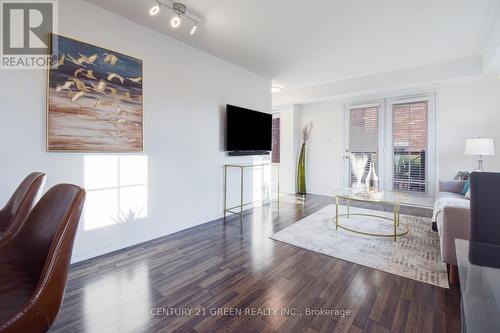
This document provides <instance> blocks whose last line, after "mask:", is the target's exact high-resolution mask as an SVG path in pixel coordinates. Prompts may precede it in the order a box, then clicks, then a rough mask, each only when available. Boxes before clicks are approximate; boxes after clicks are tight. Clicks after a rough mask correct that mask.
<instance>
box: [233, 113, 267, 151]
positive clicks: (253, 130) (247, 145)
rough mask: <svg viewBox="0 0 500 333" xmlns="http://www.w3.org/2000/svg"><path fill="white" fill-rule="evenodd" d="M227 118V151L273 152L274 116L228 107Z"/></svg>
mask: <svg viewBox="0 0 500 333" xmlns="http://www.w3.org/2000/svg"><path fill="white" fill-rule="evenodd" d="M226 117H227V124H226V125H227V129H226V150H227V151H270V150H272V148H271V147H272V121H273V116H272V114H269V113H264V112H258V111H253V110H249V109H245V108H241V107H238V106H234V105H227V108H226Z"/></svg>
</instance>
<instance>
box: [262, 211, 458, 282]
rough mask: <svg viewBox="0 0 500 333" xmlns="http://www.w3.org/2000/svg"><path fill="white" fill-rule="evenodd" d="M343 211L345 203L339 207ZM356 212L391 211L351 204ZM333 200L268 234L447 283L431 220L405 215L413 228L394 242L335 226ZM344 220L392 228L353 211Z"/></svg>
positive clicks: (355, 225) (357, 225)
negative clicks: (363, 207)
mask: <svg viewBox="0 0 500 333" xmlns="http://www.w3.org/2000/svg"><path fill="white" fill-rule="evenodd" d="M341 208H342V209H341V213H344V212H345V207H342V206H341ZM352 213H364V214H375V215H383V214H387V215H386V216H388V217H392V214H391V213H383V212H379V211H373V210H366V209H359V208H351V214H352ZM334 216H335V205H329V206H327V207H325V208H323V209H321V210H319V211H317V212H316V213H314V214H311V215H309V216H307V217H306V218H304V219H302V220H300V221H298V222H296V223H294V224H292V225H291V226H289V227H287V228H285V229H283V230H281V231H279V232H277V233H276V234H274V235H272V236H271V237H270V238H271V239H274V240H277V241H281V242H284V243H288V244H292V245H295V246H298V247H301V248H304V249H308V250H311V251H314V252H318V253H322V254H326V255H328V256H332V257H335V258H339V259H343V260H347V261H350V262H353V263H356V264H360V265H363V266H367V267H371V268H375V269H378V270H381V271H384V272H388V273H392V274H396V275H399V276H403V277H406V278H409V279H413V280H417V281H421V282H425V283H428V284H432V285H435V286H439V287H443V288H449V285H448V280H447V274H446V264H445V263H443V262H441V256H440V250H439V238H438V234H437V232H434V231H432V230H431V222H430V221H431V219H429V218H424V217H415V216H406V215H401V227H402V226H403V225H405V226H408V227H409V229H410V231H409V233H408V234H407V235H405V236H400V237H398V239H397V241H396V242H395V241H394V240H393V238H389V237H374V236H363V235H360V234H355V233H352V232H349V231H346V230H342V229H339V230H338V231H337V230H335V223H334V219H333V218H334ZM340 221H341V224H343V225H345V226H346V227H348V228H351V229H355V230H360V231H361V230H363V231H368V232H373V233H391V230H392V228H393V224H392V222H391V221H386V220H381V219H376V218H373V217H364V216H352V215H351V217H350V218H349V219H347V218H345V217H341V218H340Z"/></svg>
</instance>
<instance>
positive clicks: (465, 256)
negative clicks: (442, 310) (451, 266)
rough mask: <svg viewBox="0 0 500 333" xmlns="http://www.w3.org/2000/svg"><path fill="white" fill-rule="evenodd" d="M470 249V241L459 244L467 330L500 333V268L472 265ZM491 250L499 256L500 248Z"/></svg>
mask: <svg viewBox="0 0 500 333" xmlns="http://www.w3.org/2000/svg"><path fill="white" fill-rule="evenodd" d="M476 244H477V243H476ZM469 246H470V243H469V241H466V240H463V239H456V240H455V249H456V253H457V262H458V275H459V278H460V291H461V294H462V302H461V303H462V313H463V318H462V319H463V323H464V324H465V330H466V331H467V332H500V268H494V267H487V266H479V265H474V264H472V263H470V261H469ZM487 247H488V248H489V250H488V251H493V255H495V256H497V255H498V253H499V251H500V246H494V245H493V246H492V245H487ZM482 254H485V253H484V252H482Z"/></svg>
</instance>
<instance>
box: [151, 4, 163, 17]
mask: <svg viewBox="0 0 500 333" xmlns="http://www.w3.org/2000/svg"><path fill="white" fill-rule="evenodd" d="M159 12H160V4H159V3H156V4H155V5H154V6H153V7H151V9H150V10H149V15H151V16H155V15H156V14H158V13H159Z"/></svg>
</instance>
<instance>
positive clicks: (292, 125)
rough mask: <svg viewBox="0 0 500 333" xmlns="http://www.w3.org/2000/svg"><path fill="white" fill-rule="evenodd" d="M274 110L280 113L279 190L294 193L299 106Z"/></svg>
mask: <svg viewBox="0 0 500 333" xmlns="http://www.w3.org/2000/svg"><path fill="white" fill-rule="evenodd" d="M276 111H279V113H280V166H279V168H280V170H279V171H280V176H279V177H280V192H281V193H295V177H296V163H297V150H298V146H299V129H300V123H299V121H300V118H299V107H298V106H294V105H290V106H286V107H282V108H280V109H279V110H276Z"/></svg>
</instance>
